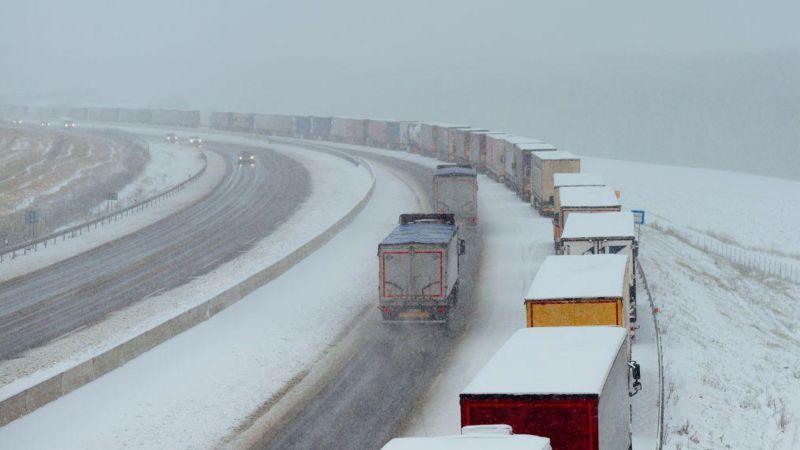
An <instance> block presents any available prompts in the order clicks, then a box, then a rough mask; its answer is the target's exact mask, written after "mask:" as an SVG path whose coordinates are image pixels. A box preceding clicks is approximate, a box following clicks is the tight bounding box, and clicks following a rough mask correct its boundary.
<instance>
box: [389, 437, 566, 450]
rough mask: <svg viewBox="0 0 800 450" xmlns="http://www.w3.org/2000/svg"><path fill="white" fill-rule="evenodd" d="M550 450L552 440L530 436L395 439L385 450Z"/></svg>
mask: <svg viewBox="0 0 800 450" xmlns="http://www.w3.org/2000/svg"><path fill="white" fill-rule="evenodd" d="M486 449H492V450H550V449H551V447H550V439H547V438H543V437H539V436H532V435H529V434H514V435H510V436H498V435H486V436H480V435H459V436H440V437H410V438H395V439H392V440H391V441H389V442H388V443H387V444H386V445H384V446H383V450H486Z"/></svg>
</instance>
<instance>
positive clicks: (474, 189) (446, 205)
mask: <svg viewBox="0 0 800 450" xmlns="http://www.w3.org/2000/svg"><path fill="white" fill-rule="evenodd" d="M433 202H434V210H435V211H436V212H437V213H439V214H453V215H454V216H455V218H456V223H457V224H458V225H459V226H475V225H477V224H478V172H476V171H475V169H474V168H473V167H472V166H471V165H469V164H442V165H438V166H436V172H434V174H433Z"/></svg>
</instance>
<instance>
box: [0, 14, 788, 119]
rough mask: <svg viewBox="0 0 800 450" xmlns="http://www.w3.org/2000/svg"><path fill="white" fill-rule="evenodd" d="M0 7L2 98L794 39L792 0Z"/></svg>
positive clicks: (770, 44)
mask: <svg viewBox="0 0 800 450" xmlns="http://www.w3.org/2000/svg"><path fill="white" fill-rule="evenodd" d="M2 3H3V5H2V7H1V9H0V58H1V59H0V62H2V68H3V73H2V75H0V77H1V78H0V79H1V80H2V85H0V92H1V93H4V94H7V95H8V94H9V93H14V92H25V91H28V93H33V92H39V91H43V90H48V89H55V90H67V91H69V90H84V89H85V90H86V91H88V92H96V93H98V94H99V95H110V94H112V93H114V94H119V95H120V96H122V97H124V96H125V95H124V94H126V93H128V92H130V93H134V94H135V95H137V96H138V95H144V94H145V93H151V94H155V95H164V96H169V95H173V94H174V95H187V96H188V95H197V93H198V91H199V90H201V89H202V88H203V87H205V86H207V85H212V84H216V83H223V84H226V85H228V86H227V87H229V88H231V90H232V91H233V92H234V96H235V97H238V93H236V86H235V84H236V80H237V74H239V73H242V72H245V73H246V72H247V71H250V70H253V69H254V68H258V70H267V69H268V68H271V67H275V68H280V70H281V71H282V72H288V73H291V72H292V70H293V69H296V70H298V71H307V70H309V67H313V64H319V65H320V66H321V68H322V69H324V71H323V73H321V74H320V75H321V76H324V75H328V74H335V73H336V72H338V71H340V70H341V69H342V68H346V69H350V70H358V69H359V68H364V67H395V68H397V70H400V71H403V70H406V69H407V68H409V66H413V65H415V64H416V65H418V64H446V63H448V62H453V61H471V60H475V59H476V58H487V57H488V58H493V59H496V60H498V61H500V64H502V62H503V61H504V60H513V59H514V58H525V57H530V56H531V55H534V54H561V53H579V54H581V53H588V54H596V53H642V52H644V53H655V54H659V53H665V52H699V51H735V52H746V51H759V50H764V49H776V48H784V49H786V48H795V49H796V48H798V47H800V33H798V32H797V30H798V28H800V2H797V1H792V0H788V1H774V2H753V1H749V2H738V1H724V0H714V1H692V0H677V1H670V2H649V1H641V0H627V1H613V2H597V1H569V2H553V1H547V2H544V1H530V0H526V1H472V2H469V1H419V0H412V1H394V2H387V1H375V0H371V1H353V0H341V1H308V0H299V1H288V0H287V1H281V2H278V1H260V0H249V1H216V0H215V1H205V0H204V1H174V0H173V1H169V0H166V1H155V0H144V1H125V2H123V1H106V0H89V1H86V0H84V1H63V0H50V1H41V0H40V1H36V0H33V1H9V0H4V1H3V2H2ZM330 82H331V83H332V84H333V85H334V86H335V84H336V80H330ZM231 84H233V86H231ZM298 91H300V89H298ZM301 94H302V92H298V95H301ZM214 100H215V101H222V100H224V95H220V96H219V97H218V98H215V99H214ZM233 100H234V101H236V100H238V98H234V99H233ZM365 109H367V108H366V107H365Z"/></svg>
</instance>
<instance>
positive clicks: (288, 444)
mask: <svg viewBox="0 0 800 450" xmlns="http://www.w3.org/2000/svg"><path fill="white" fill-rule="evenodd" d="M309 145H312V144H309ZM337 148H341V147H337ZM353 153H355V154H357V155H358V156H361V157H364V158H366V159H369V160H372V161H375V162H376V163H377V164H381V165H385V166H386V167H390V168H391V169H392V170H393V171H396V172H398V173H401V174H402V175H401V176H402V177H403V178H404V179H405V180H406V182H410V183H414V184H416V185H417V187H416V190H417V191H422V192H424V193H425V195H426V196H429V195H430V192H431V177H432V172H431V171H430V169H428V168H424V167H421V166H419V165H417V164H413V163H409V162H406V161H402V160H397V159H395V158H392V157H387V156H380V155H377V154H373V153H371V152H364V151H356V152H353ZM420 186H421V187H420ZM425 200H426V202H430V197H427V198H426V199H425ZM408 211H409V210H408V209H406V210H404V211H400V212H408ZM395 217H396V215H395ZM385 234H386V233H384V235H381V236H379V237H378V238H377V239H373V240H371V241H370V243H369V244H370V245H371V250H372V251H371V254H370V259H371V260H372V261H373V264H374V265H376V264H377V260H376V258H375V256H374V255H375V250H376V248H377V244H378V242H380V240H381V239H382V238H383V237H384V236H385ZM461 237H462V238H465V240H466V241H467V254H466V255H465V256H464V257H462V260H461V264H462V268H461V273H462V277H460V281H459V307H458V308H457V309H456V310H455V311H454V312H453V315H452V316H451V320H450V322H449V323H448V324H447V325H446V326H443V325H438V324H434V325H431V324H417V323H414V324H383V323H382V322H381V320H380V316H379V314H378V313H377V311H375V310H374V305H375V285H374V283H375V274H376V273H377V269H376V268H374V267H373V269H372V271H371V272H370V273H369V277H368V279H367V283H369V285H370V291H369V294H370V295H369V299H368V303H367V304H368V305H370V306H372V307H373V308H370V310H368V312H367V314H366V315H365V316H364V317H363V320H361V321H360V323H359V325H358V326H357V327H355V331H354V333H357V334H358V335H359V336H358V337H357V338H356V339H355V342H354V343H353V344H352V345H353V347H354V348H351V349H349V351H347V353H349V358H348V359H347V361H346V362H344V363H343V364H342V365H340V366H339V367H337V369H338V370H337V371H336V372H335V373H331V374H328V376H329V379H328V380H326V383H325V385H324V386H323V387H321V390H319V391H318V392H316V393H314V394H313V395H312V396H311V398H310V399H305V400H307V401H304V402H303V403H304V404H302V405H297V410H298V414H297V415H296V416H291V415H289V416H286V417H281V418H277V419H276V420H278V421H279V423H278V424H270V425H268V426H267V427H266V429H262V430H261V432H262V433H263V436H262V437H261V438H260V439H259V441H258V442H257V446H259V447H264V448H279V449H293V448H297V449H303V448H322V447H324V448H331V449H338V448H342V449H351V448H378V447H380V446H381V445H383V444H384V443H385V442H386V441H388V440H389V439H390V438H391V437H392V436H393V435H394V433H395V432H396V430H397V428H398V427H399V426H401V424H402V421H403V420H404V418H405V417H406V414H407V413H408V411H409V410H410V409H411V407H412V406H413V403H414V400H415V399H416V398H418V397H419V396H420V395H422V394H423V393H424V392H425V390H426V389H427V386H428V384H429V382H430V380H431V379H432V378H433V377H434V376H435V374H436V370H437V369H438V367H439V365H440V364H441V361H442V359H443V358H444V357H445V356H446V355H447V352H448V349H449V347H450V345H451V342H452V341H453V340H454V339H456V338H457V337H458V336H459V335H460V333H461V332H462V331H463V329H464V326H465V325H466V323H467V318H466V317H467V316H468V312H469V311H470V310H471V302H472V291H473V281H474V277H473V275H474V274H475V269H476V267H477V263H478V261H479V259H480V246H481V244H480V241H479V239H478V235H477V234H476V233H474V232H464V233H463V234H462V235H461Z"/></svg>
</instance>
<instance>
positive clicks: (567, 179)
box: [553, 173, 606, 187]
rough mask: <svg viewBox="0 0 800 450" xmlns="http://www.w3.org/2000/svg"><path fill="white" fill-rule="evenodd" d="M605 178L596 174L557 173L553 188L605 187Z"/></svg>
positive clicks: (554, 177)
mask: <svg viewBox="0 0 800 450" xmlns="http://www.w3.org/2000/svg"><path fill="white" fill-rule="evenodd" d="M605 184H606V183H605V182H604V181H603V177H602V176H600V175H598V174H595V173H555V174H553V187H563V186H605Z"/></svg>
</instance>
